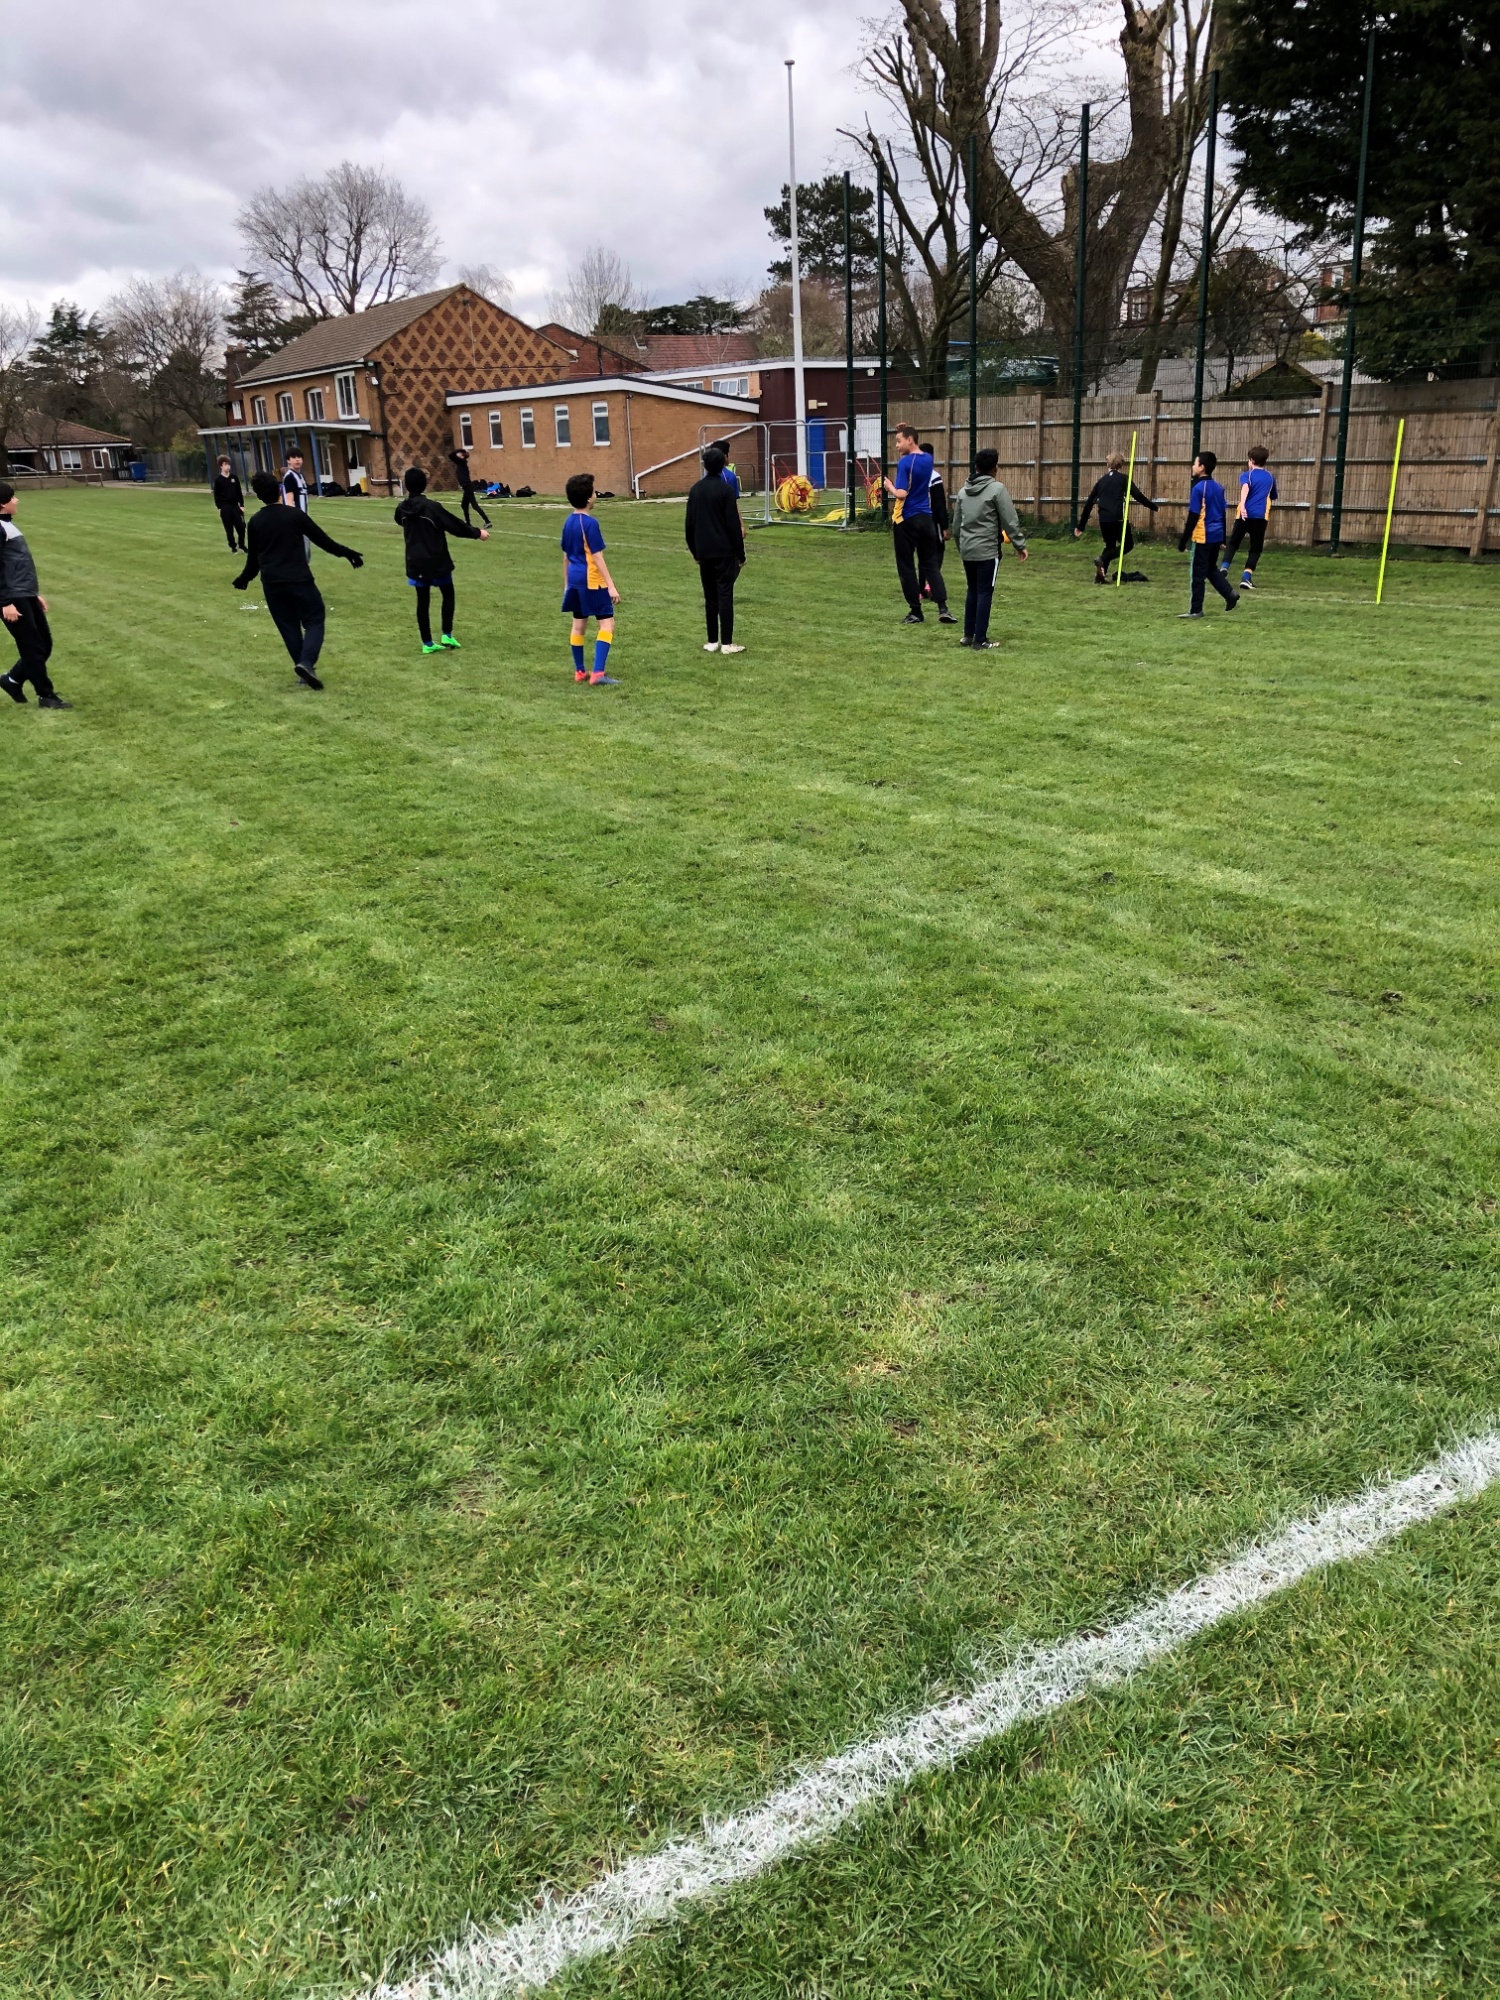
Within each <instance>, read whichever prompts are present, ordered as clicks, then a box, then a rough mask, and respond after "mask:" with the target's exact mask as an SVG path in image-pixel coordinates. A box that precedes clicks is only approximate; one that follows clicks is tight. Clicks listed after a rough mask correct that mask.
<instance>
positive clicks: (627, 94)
mask: <svg viewBox="0 0 1500 2000" xmlns="http://www.w3.org/2000/svg"><path fill="white" fill-rule="evenodd" d="M871 11H874V10H873V9H872V7H871V4H870V0H732V4H728V5H726V4H725V0H563V4H558V0H436V4H434V3H433V0H427V4H423V0H415V4H413V0H400V4H398V0H259V4H257V5H256V6H254V7H241V6H220V5H215V4H212V0H150V4H145V0H41V4H37V3H36V0H10V4H9V5H7V6H6V7H5V27H4V42H3V48H4V55H3V59H0V128H3V130H4V134H5V141H6V145H5V160H6V165H5V171H4V173H3V175H0V295H3V296H4V297H5V298H6V299H8V300H10V301H12V302H20V301H23V300H31V301H32V302H34V303H35V304H36V305H38V306H43V307H44V306H45V305H47V304H48V303H50V301H52V300H53V299H55V298H57V297H60V296H65V297H69V298H73V299H77V300H79V301H81V302H82V303H83V304H85V305H88V306H94V305H98V304H99V303H101V302H102V301H103V299H104V298H106V297H107V296H108V294H109V293H110V292H112V291H113V290H115V289H116V288H117V287H118V286H119V285H120V283H121V282H122V281H123V280H125V279H126V278H128V277H130V276H131V275H133V274H136V273H153V274H154V273H163V272H168V271H173V270H176V269H178V268H180V267H183V266H193V267H196V268H197V269H199V270H201V271H204V272H208V273H211V274H213V275H215V276H222V277H225V278H228V277H229V276H231V275H232V273H233V270H234V267H235V264H236V262H237V239H236V235H235V227H234V217H235V213H236V210H237V208H238V207H239V205H240V202H241V201H242V200H243V198H244V196H245V195H246V194H247V193H248V192H249V191H250V190H251V189H253V188H255V187H257V186H260V185H262V184H264V183H266V182H268V181H285V180H288V179H291V178H294V177H295V176H296V175H298V174H301V173H305V172H314V173H316V172H318V171H320V170H321V169H322V168H324V167H327V166H330V165H332V164H334V163H335V162H337V161H338V160H340V159H343V158H350V159H353V160H358V161H361V162H364V163H368V164H372V165H382V166H384V167H385V168H387V169H388V170H389V171H391V172H393V173H395V174H396V175H397V176H398V177H399V178H400V179H401V180H402V181H403V182H405V183H406V185H407V186H408V187H409V188H410V189H411V190H412V191H413V192H414V193H417V194H420V195H421V196H422V197H423V198H424V199H425V200H426V201H427V202H428V204H429V205H430V207H431V209H432V212H433V215H434V218H435V220H436V222H437V226H438V229H439V232H440V234H441V236H442V239H443V246H444V254H445V256H446V258H447V260H448V262H447V265H446V267H445V273H444V275H445V277H451V276H452V275H453V271H454V269H455V267H456V266H457V265H459V264H479V263H489V264H492V265H494V266H496V267H497V268H498V269H501V270H504V271H506V272H508V273H509V274H510V276H511V278H512V281H513V282H514V284H515V288H516V303H517V307H518V309H519V310H521V311H522V312H523V313H526V314H528V315H530V316H541V315H542V314H543V313H544V311H545V308H546V304H547V295H548V293H549V291H551V290H552V289H553V288H554V287H556V286H558V285H559V284H560V282H561V280H562V278H563V276H564V273H565V271H566V270H567V267H568V266H569V264H570V263H572V262H573V261H574V260H575V259H576V258H577V257H578V255H579V254H580V253H581V252H582V251H583V250H584V249H586V248H587V247H588V246H589V245H590V244H591V243H596V242H602V243H605V244H608V245H609V246H610V247H612V248H614V249H617V250H618V251H619V252H620V253H621V254H622V255H623V256H624V257H625V258H626V259H627V260H628V261H629V263H630V264H631V265H632V267H633V269H634V271H635V273H636V276H637V278H638V279H639V280H640V281H641V283H642V284H643V285H644V286H645V287H646V288H647V290H648V292H649V293H650V295H651V296H652V297H653V298H654V299H656V300H658V301H665V300H667V299H676V298H681V297H684V296H687V295H689V294H691V293H692V292H695V291H699V290H704V289H709V288H714V287H718V286H720V285H722V284H725V283H734V284H738V285H741V286H749V285H752V284H754V283H756V282H758V281H759V280H760V279H761V277H762V276H763V274H764V270H765V266H766V264H767V262H768V261H769V259H770V257H771V255H772V254H773V249H772V245H771V243H770V240H769V238H768V236H767V233H766V225H765V221H764V218H763V216H762V214H761V210H762V209H763V208H764V207H765V205H766V204H767V203H768V202H771V201H774V200H775V199H776V198H777V196H778V194H779V191H780V188H781V184H782V182H783V181H784V179H785V177H786V169H785V160H786V108H785V107H786V100H785V87H786V72H785V70H784V69H783V68H782V62H783V59H784V58H785V57H787V56H795V57H796V59H797V71H796V75H797V83H798V168H799V178H801V179H810V178H812V177H813V176H814V175H815V174H817V173H821V172H823V171H825V170H827V169H828V168H829V167H830V166H832V165H835V164H838V165H843V164H846V163H848V152H847V147H846V145H845V143H844V142H843V141H841V140H840V139H839V137H838V128H839V127H840V126H841V125H849V124H851V123H853V122H855V121H856V120H858V119H860V118H861V117H862V115H863V106H864V104H865V103H866V101H867V100H866V99H865V98H864V96H863V95H862V93H861V92H860V90H859V88H858V84H857V80H856V76H855V66H856V62H857V57H858V53H859V49H860V45H861V42H862V40H863V38H864V37H865V35H866V34H867V32H868V29H867V26H866V23H867V21H868V18H869V15H870V13H871Z"/></svg>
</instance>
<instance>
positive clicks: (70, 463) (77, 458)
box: [57, 444, 83, 472]
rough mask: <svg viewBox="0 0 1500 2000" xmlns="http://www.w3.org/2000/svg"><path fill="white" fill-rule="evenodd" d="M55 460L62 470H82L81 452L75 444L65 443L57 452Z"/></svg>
mask: <svg viewBox="0 0 1500 2000" xmlns="http://www.w3.org/2000/svg"><path fill="white" fill-rule="evenodd" d="M57 462H58V465H59V467H60V468H61V469H62V470H63V471H64V472H82V470H83V453H82V452H81V451H80V450H79V449H78V447H77V445H76V444H65V445H63V446H62V448H61V449H60V450H59V452H58V454H57Z"/></svg>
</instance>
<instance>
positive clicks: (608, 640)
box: [594, 624, 615, 680]
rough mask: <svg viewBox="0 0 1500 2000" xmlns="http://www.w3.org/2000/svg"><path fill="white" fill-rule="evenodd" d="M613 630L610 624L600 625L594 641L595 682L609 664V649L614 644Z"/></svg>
mask: <svg viewBox="0 0 1500 2000" xmlns="http://www.w3.org/2000/svg"><path fill="white" fill-rule="evenodd" d="M614 637H615V628H614V626H613V625H612V624H610V625H601V626H600V627H599V634H598V637H597V638H596V639H595V640H594V678H595V679H596V680H597V679H598V678H599V676H600V675H601V674H603V673H604V671H605V669H606V668H607V666H608V664H609V649H610V647H611V646H612V645H613V644H614Z"/></svg>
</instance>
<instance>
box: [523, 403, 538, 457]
mask: <svg viewBox="0 0 1500 2000" xmlns="http://www.w3.org/2000/svg"><path fill="white" fill-rule="evenodd" d="M521 449H522V451H535V450H536V411H535V410H534V409H532V407H531V405H530V404H529V403H528V404H527V405H526V407H525V409H524V410H522V412H521Z"/></svg>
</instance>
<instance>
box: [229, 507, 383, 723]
mask: <svg viewBox="0 0 1500 2000" xmlns="http://www.w3.org/2000/svg"><path fill="white" fill-rule="evenodd" d="M250 484H251V486H252V488H253V489H254V492H255V497H256V499H257V500H259V501H261V502H262V503H263V504H262V506H261V510H260V512H259V513H258V514H252V515H251V517H250V546H249V552H248V557H247V560H246V563H245V567H244V568H243V569H242V570H241V571H240V573H239V575H238V576H237V577H236V578H235V579H234V588H235V589H236V590H248V589H249V588H250V585H251V584H252V583H253V582H254V580H255V578H256V577H259V578H260V583H261V589H262V590H263V591H264V592H265V599H266V609H267V611H269V612H270V614H271V617H272V619H273V621H274V623H275V626H276V630H277V631H278V632H279V633H280V634H281V642H282V644H283V645H284V646H285V647H286V649H287V651H288V653H290V654H291V656H292V666H293V667H294V669H295V670H296V674H297V678H298V680H299V681H302V682H303V683H304V684H305V685H306V686H308V687H310V688H321V687H322V685H323V683H322V682H321V681H320V680H319V679H318V655H319V654H320V653H321V652H322V650H323V634H324V631H325V629H326V626H327V623H328V610H327V607H326V605H325V604H324V602H323V594H322V592H321V591H320V590H319V589H318V586H317V585H316V584H315V583H314V582H313V573H312V567H311V565H310V564H309V562H308V559H307V551H308V546H309V544H310V543H312V542H316V543H317V545H318V547H319V548H320V549H326V550H327V551H328V553H329V555H331V556H342V557H343V559H344V561H345V562H346V563H348V564H349V565H350V566H351V567H352V568H354V569H362V568H363V567H364V560H365V559H364V557H363V556H362V555H361V554H360V552H359V550H358V549H346V548H345V547H344V545H343V543H342V542H336V541H335V540H334V539H333V537H332V536H331V535H329V534H326V533H325V532H324V530H323V529H322V528H320V527H319V526H318V524H317V522H316V521H315V520H314V519H313V518H312V516H311V514H302V513H299V512H298V510H297V509H295V508H292V507H289V506H287V505H286V504H285V494H284V492H283V489H282V485H281V482H280V481H279V480H278V479H277V477H276V475H275V473H274V472H257V473H256V474H255V475H254V477H253V478H252V479H251V481H250Z"/></svg>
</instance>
